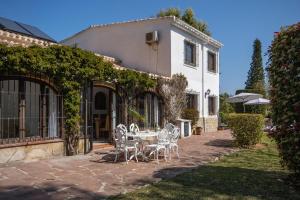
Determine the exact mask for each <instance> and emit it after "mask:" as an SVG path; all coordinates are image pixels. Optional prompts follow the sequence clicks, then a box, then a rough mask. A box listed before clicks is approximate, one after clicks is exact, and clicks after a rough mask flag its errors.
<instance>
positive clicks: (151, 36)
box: [146, 31, 158, 45]
mask: <svg viewBox="0 0 300 200" xmlns="http://www.w3.org/2000/svg"><path fill="white" fill-rule="evenodd" d="M146 43H147V44H149V45H150V44H153V43H158V31H153V32H150V33H146Z"/></svg>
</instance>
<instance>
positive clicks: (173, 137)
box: [170, 127, 180, 143]
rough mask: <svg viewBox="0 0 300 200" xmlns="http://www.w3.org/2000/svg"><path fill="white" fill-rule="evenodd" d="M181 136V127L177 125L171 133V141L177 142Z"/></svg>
mask: <svg viewBox="0 0 300 200" xmlns="http://www.w3.org/2000/svg"><path fill="white" fill-rule="evenodd" d="M179 136H180V129H179V128H178V127H175V128H174V129H173V131H172V133H171V134H170V142H171V143H177V141H178V139H179Z"/></svg>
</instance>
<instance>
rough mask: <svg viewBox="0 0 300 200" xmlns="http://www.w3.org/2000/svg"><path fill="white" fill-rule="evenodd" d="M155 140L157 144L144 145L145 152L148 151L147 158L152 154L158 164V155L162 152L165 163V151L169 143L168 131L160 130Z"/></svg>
mask: <svg viewBox="0 0 300 200" xmlns="http://www.w3.org/2000/svg"><path fill="white" fill-rule="evenodd" d="M157 139H158V140H157V143H154V144H149V145H146V146H145V151H146V150H150V154H149V157H151V155H152V154H153V155H154V158H156V161H157V163H159V159H158V157H159V153H160V152H163V155H164V159H165V161H167V150H168V146H169V143H170V140H169V134H168V130H167V129H162V130H161V131H160V132H159V134H158V138H157Z"/></svg>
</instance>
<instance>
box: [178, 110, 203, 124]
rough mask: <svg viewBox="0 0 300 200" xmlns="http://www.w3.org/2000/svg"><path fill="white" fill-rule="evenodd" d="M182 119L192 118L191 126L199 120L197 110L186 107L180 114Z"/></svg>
mask: <svg viewBox="0 0 300 200" xmlns="http://www.w3.org/2000/svg"><path fill="white" fill-rule="evenodd" d="M181 116H182V118H183V119H189V120H192V126H193V125H195V124H196V123H197V121H198V120H199V111H198V110H196V109H193V108H186V109H184V110H183V112H182V114H181Z"/></svg>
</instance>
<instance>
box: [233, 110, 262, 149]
mask: <svg viewBox="0 0 300 200" xmlns="http://www.w3.org/2000/svg"><path fill="white" fill-rule="evenodd" d="M227 123H228V126H229V128H230V129H231V134H232V136H233V137H234V139H235V143H236V145H237V146H239V147H250V146H253V145H255V144H257V143H259V142H260V140H261V137H262V134H263V127H264V118H263V116H262V115H260V114H229V115H228V117H227Z"/></svg>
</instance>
